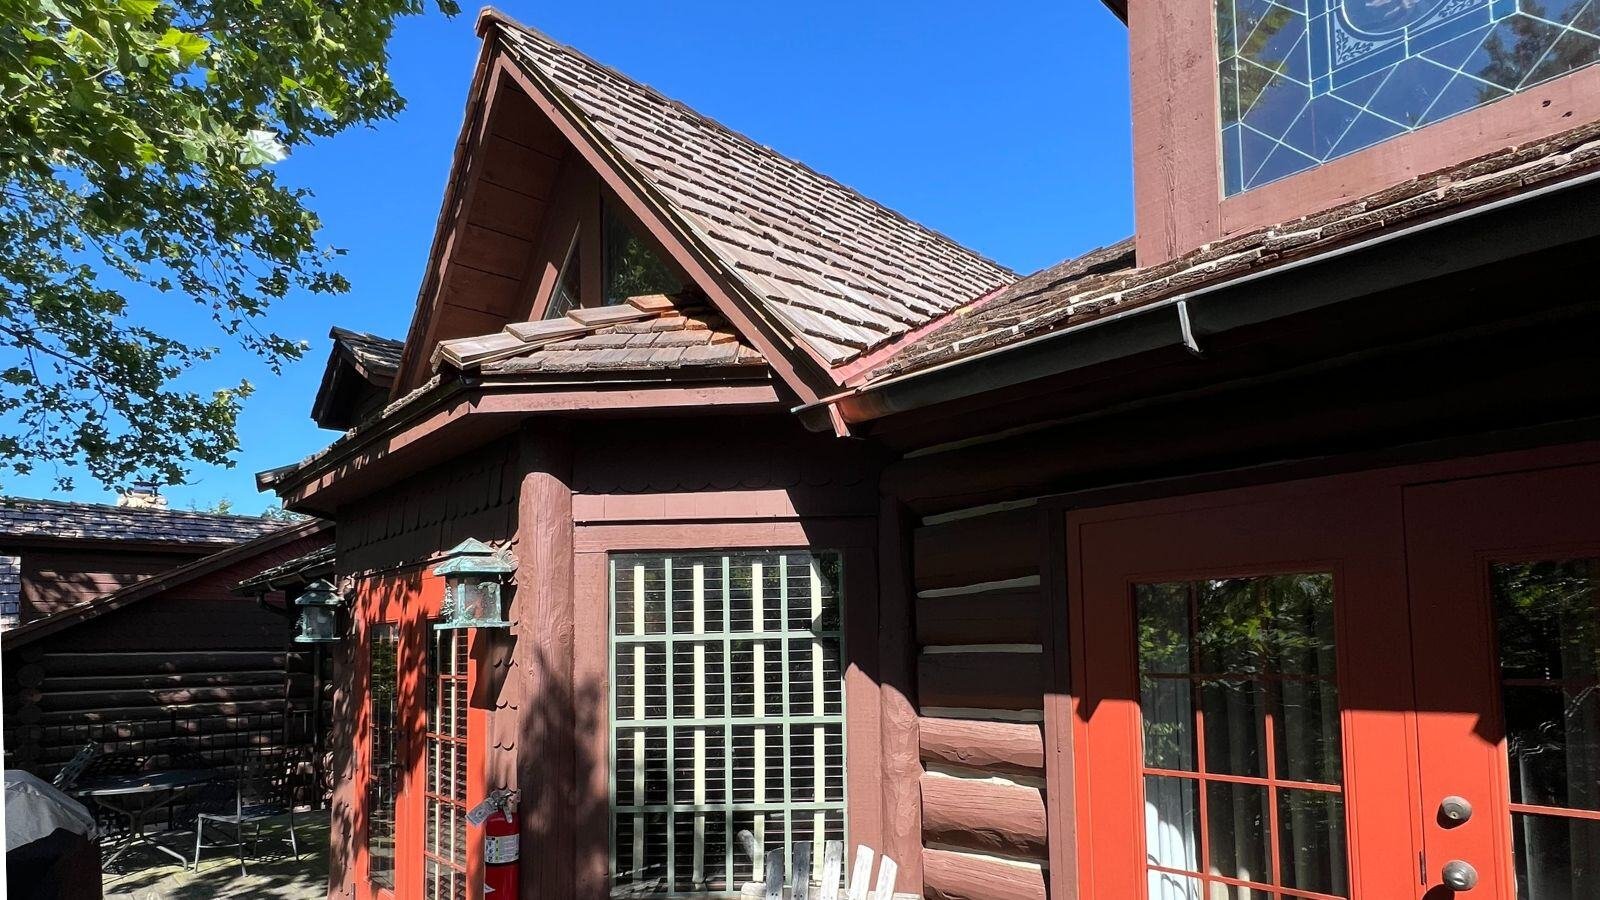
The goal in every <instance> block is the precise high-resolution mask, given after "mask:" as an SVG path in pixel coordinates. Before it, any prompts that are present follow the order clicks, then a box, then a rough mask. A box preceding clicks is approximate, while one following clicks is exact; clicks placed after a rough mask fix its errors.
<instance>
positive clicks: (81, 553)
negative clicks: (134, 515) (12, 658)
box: [15, 546, 217, 623]
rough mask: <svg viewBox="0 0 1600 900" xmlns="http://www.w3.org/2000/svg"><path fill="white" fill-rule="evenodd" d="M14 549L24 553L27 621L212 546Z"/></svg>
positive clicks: (24, 619) (198, 554)
mask: <svg viewBox="0 0 1600 900" xmlns="http://www.w3.org/2000/svg"><path fill="white" fill-rule="evenodd" d="M213 549H217V548H213ZM15 552H16V554H17V555H19V556H21V557H22V617H21V621H22V622H23V623H27V622H32V621H33V620H35V619H40V618H43V617H45V616H47V615H50V614H51V613H53V612H56V611H57V610H60V609H64V608H66V607H68V606H72V605H73V604H76V603H82V602H84V601H85V600H93V599H94V598H95V597H100V596H104V595H105V594H109V593H111V592H112V591H115V590H117V589H119V588H124V587H127V586H128V585H130V584H133V583H135V582H137V581H141V580H143V579H144V578H147V577H149V576H151V575H155V574H157V573H160V572H165V571H167V570H169V569H172V568H174V567H176V566H180V565H182V564H184V563H186V562H189V561H191V560H195V559H199V558H200V557H202V556H205V555H206V553H207V552H210V551H207V550H203V549H201V550H196V551H195V552H193V553H167V552H162V553H137V552H128V551H117V550H107V549H105V548H103V547H95V546H85V547H84V548H82V549H77V548H73V549H65V548H63V549H56V548H48V549H46V548H38V549H36V548H33V547H24V548H21V549H19V550H16V551H15Z"/></svg>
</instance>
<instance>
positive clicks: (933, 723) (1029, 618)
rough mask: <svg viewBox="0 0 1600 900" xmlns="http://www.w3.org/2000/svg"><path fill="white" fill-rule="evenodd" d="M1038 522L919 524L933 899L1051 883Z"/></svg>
mask: <svg viewBox="0 0 1600 900" xmlns="http://www.w3.org/2000/svg"><path fill="white" fill-rule="evenodd" d="M1040 521H1041V518H1040V512H1039V510H1038V509H1037V508H1035V507H1033V506H1023V507H1019V508H1002V509H997V510H994V511H988V512H981V513H980V514H976V515H965V516H959V517H953V518H940V519H930V520H926V521H925V522H924V523H923V524H922V525H921V526H919V527H918V528H916V529H915V530H914V532H913V536H912V551H911V552H912V579H913V583H914V586H915V589H916V600H915V607H916V617H915V622H916V626H915V628H916V640H917V648H918V653H917V676H916V677H917V702H918V706H919V709H920V712H921V719H920V720H919V722H918V746H919V749H920V756H921V759H922V765H923V767H924V769H925V770H926V772H925V774H924V775H923V776H922V778H921V785H920V786H921V793H922V804H921V818H922V843H923V847H924V852H923V889H924V893H925V895H926V896H928V897H934V898H948V900H964V898H973V900H976V898H979V897H983V898H992V897H1001V898H1043V897H1045V896H1046V893H1047V891H1046V887H1045V881H1046V879H1045V874H1044V873H1045V869H1046V867H1047V866H1048V860H1049V856H1050V847H1049V828H1048V817H1047V816H1046V801H1047V797H1046V792H1045V784H1046V766H1045V758H1046V757H1045V746H1044V734H1043V726H1042V722H1043V718H1044V713H1043V710H1044V704H1045V694H1046V688H1047V684H1048V683H1049V680H1050V659H1049V657H1048V656H1047V654H1046V653H1045V652H1044V651H1045V648H1046V646H1047V645H1048V644H1049V640H1048V634H1049V617H1048V607H1047V605H1046V603H1045V601H1044V599H1043V596H1044V595H1043V588H1042V586H1041V579H1040V560H1039V557H1040V546H1041V542H1040V538H1039V523H1040Z"/></svg>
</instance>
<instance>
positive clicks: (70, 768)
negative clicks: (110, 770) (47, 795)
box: [50, 741, 100, 792]
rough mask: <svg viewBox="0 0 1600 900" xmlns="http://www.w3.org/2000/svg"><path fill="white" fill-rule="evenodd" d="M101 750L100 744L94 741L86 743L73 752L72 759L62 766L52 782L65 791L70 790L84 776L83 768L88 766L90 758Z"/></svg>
mask: <svg viewBox="0 0 1600 900" xmlns="http://www.w3.org/2000/svg"><path fill="white" fill-rule="evenodd" d="M99 752H100V746H99V745H98V744H96V743H95V742H94V741H90V742H89V743H87V744H84V745H83V746H82V747H80V748H78V752H77V753H75V754H73V756H72V759H70V760H68V761H67V764H66V765H64V766H62V767H61V771H59V772H57V773H56V777H54V778H52V779H50V784H51V785H53V786H54V787H57V788H60V789H61V790H62V791H63V792H70V791H71V790H72V787H73V785H75V784H77V783H78V779H79V778H81V777H83V770H84V769H85V768H87V767H88V765H89V760H91V759H94V756H95V754H96V753H99Z"/></svg>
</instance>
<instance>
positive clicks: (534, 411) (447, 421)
mask: <svg viewBox="0 0 1600 900" xmlns="http://www.w3.org/2000/svg"><path fill="white" fill-rule="evenodd" d="M743 368H744V369H750V370H753V371H749V372H745V371H734V372H723V371H722V370H718V371H717V372H692V373H686V372H673V373H670V374H665V373H649V372H596V371H589V372H583V373H578V374H575V375H573V376H563V375H560V374H555V375H554V376H553V377H552V375H549V374H546V373H540V372H528V373H505V374H493V373H490V374H486V375H481V376H475V377H473V378H471V379H459V380H452V381H448V382H443V383H441V385H440V387H439V388H438V389H436V390H435V391H431V392H427V395H426V396H422V397H419V398H418V400H417V401H416V402H413V403H410V404H407V405H406V406H404V407H402V408H400V409H397V410H395V411H394V412H393V413H392V414H391V415H390V416H387V417H385V418H382V419H379V420H377V421H374V422H372V423H369V424H368V425H366V426H364V427H362V428H360V429H357V430H356V431H354V432H352V433H350V434H348V435H346V437H344V438H341V439H340V440H339V441H335V442H334V443H333V444H331V445H329V448H328V450H327V451H324V452H323V453H322V454H319V455H318V456H316V457H313V458H312V459H310V460H307V461H306V462H304V463H301V464H300V465H298V466H295V467H293V468H287V469H275V470H268V471H267V472H263V473H261V475H258V476H257V484H258V485H260V486H262V487H263V488H264V489H270V490H272V491H274V492H275V493H276V494H277V495H278V496H279V497H281V498H282V499H283V501H284V505H285V506H286V507H288V508H290V509H295V510H299V511H304V512H322V513H326V512H331V511H332V508H333V507H331V506H329V505H328V504H329V503H330V502H331V501H328V500H326V499H322V500H319V499H317V495H318V494H322V495H324V497H326V495H327V494H328V493H329V491H330V489H331V488H335V487H336V486H338V487H339V488H340V489H339V490H336V491H334V492H333V493H334V494H335V495H336V496H342V495H343V494H344V493H348V492H349V491H350V490H351V489H352V488H351V487H350V486H349V485H348V484H346V485H340V482H352V481H354V480H357V479H359V478H361V477H364V475H363V473H366V472H374V471H378V470H382V471H386V472H387V471H397V470H399V469H400V468H403V467H407V466H412V465H416V464H417V463H418V460H419V459H426V458H428V454H435V455H436V454H438V453H441V452H443V451H442V450H440V448H441V447H444V448H447V449H448V453H447V454H446V455H447V456H448V455H456V454H459V453H460V452H462V451H463V450H464V449H467V448H468V447H469V446H471V445H472V443H471V442H472V441H473V440H477V441H478V442H479V443H481V442H482V441H486V440H492V439H494V437H495V435H497V434H503V433H507V432H509V431H510V430H511V429H512V428H514V427H515V426H516V425H517V424H518V423H520V422H522V421H523V420H525V419H527V418H528V417H530V416H537V415H546V416H572V417H579V416H607V415H619V414H633V415H649V414H652V413H656V412H669V411H681V410H688V409H692V410H696V411H699V412H704V411H716V412H755V411H761V410H770V411H772V412H775V413H781V412H783V411H785V410H786V409H787V408H788V404H789V402H792V401H787V402H786V398H787V397H789V396H792V395H788V394H787V393H786V392H780V391H779V389H778V385H777V384H776V383H775V382H774V381H773V379H772V378H771V377H770V375H769V374H768V373H767V370H766V367H764V366H747V367H743ZM268 476H271V477H268ZM372 477H373V478H375V479H379V480H381V477H380V476H379V475H374V476H372ZM374 486H376V485H374Z"/></svg>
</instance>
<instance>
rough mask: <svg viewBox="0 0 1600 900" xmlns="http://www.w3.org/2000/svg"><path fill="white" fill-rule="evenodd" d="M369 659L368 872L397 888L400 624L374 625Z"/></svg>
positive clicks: (379, 882)
mask: <svg viewBox="0 0 1600 900" xmlns="http://www.w3.org/2000/svg"><path fill="white" fill-rule="evenodd" d="M369 647H370V650H369V655H368V658H367V686H368V687H367V703H368V706H367V728H368V731H367V747H368V751H369V753H370V754H371V756H370V759H369V766H368V775H367V860H368V863H367V875H368V878H370V879H371V880H372V883H373V884H375V885H378V886H379V887H385V888H388V889H390V890H393V889H394V806H395V795H396V792H397V791H398V789H399V787H400V758H399V755H398V753H397V752H396V750H397V748H396V746H395V735H396V733H397V732H398V731H399V730H400V710H399V702H400V695H399V692H398V691H397V690H396V688H397V686H398V684H399V680H400V663H399V657H398V651H399V649H400V628H399V626H397V625H395V624H394V623H392V622H382V623H378V624H375V625H373V626H372V630H371V639H370V643H369Z"/></svg>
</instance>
